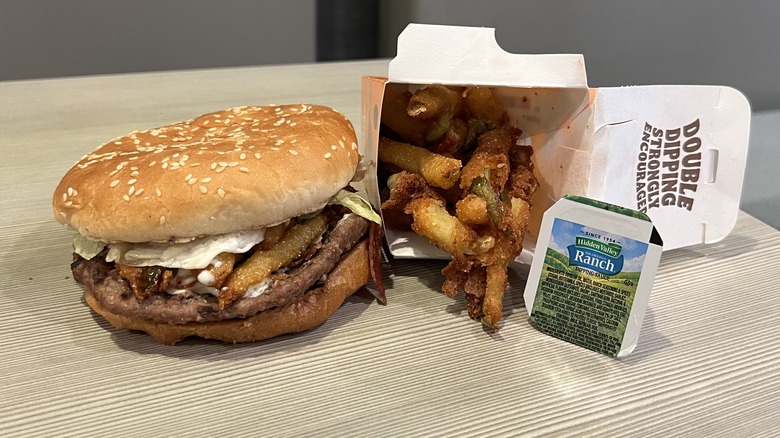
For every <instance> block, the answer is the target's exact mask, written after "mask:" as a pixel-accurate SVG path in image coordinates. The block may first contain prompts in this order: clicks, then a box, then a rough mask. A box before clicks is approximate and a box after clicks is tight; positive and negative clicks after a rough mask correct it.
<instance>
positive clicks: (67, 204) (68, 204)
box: [65, 201, 73, 207]
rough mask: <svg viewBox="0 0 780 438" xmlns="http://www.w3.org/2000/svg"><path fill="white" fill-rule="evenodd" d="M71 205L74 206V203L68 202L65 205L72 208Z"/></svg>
mask: <svg viewBox="0 0 780 438" xmlns="http://www.w3.org/2000/svg"><path fill="white" fill-rule="evenodd" d="M71 205H73V201H68V202H66V203H65V206H66V207H70V206H71Z"/></svg>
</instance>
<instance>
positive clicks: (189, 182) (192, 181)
mask: <svg viewBox="0 0 780 438" xmlns="http://www.w3.org/2000/svg"><path fill="white" fill-rule="evenodd" d="M196 182H198V178H190V179H189V181H187V184H189V185H193V184H195V183H196Z"/></svg>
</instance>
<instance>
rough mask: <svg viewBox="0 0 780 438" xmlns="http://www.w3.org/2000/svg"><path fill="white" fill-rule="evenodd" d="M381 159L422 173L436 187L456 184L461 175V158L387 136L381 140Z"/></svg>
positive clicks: (419, 173) (406, 169)
mask: <svg viewBox="0 0 780 438" xmlns="http://www.w3.org/2000/svg"><path fill="white" fill-rule="evenodd" d="M379 159H380V160H381V161H383V162H385V163H390V164H393V165H395V166H398V167H400V168H401V169H403V170H405V171H407V172H412V173H416V174H418V175H421V176H422V177H423V178H425V180H426V181H427V182H428V184H430V185H432V186H434V187H441V188H444V189H448V188H450V187H452V186H454V185H455V183H456V182H458V178H459V177H460V166H461V164H460V160H456V159H454V158H447V157H444V156H442V155H439V154H434V153H433V152H431V151H429V150H427V149H425V148H421V147H418V146H413V145H410V144H407V143H402V142H399V141H393V140H390V139H389V138H386V137H382V138H381V139H380V140H379Z"/></svg>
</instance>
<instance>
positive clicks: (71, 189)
mask: <svg viewBox="0 0 780 438" xmlns="http://www.w3.org/2000/svg"><path fill="white" fill-rule="evenodd" d="M68 196H73V187H68Z"/></svg>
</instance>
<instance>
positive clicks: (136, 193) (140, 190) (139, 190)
mask: <svg viewBox="0 0 780 438" xmlns="http://www.w3.org/2000/svg"><path fill="white" fill-rule="evenodd" d="M143 192H144V189H138V190H137V191H136V192H135V196H138V195H140V194H141V193H143Z"/></svg>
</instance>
